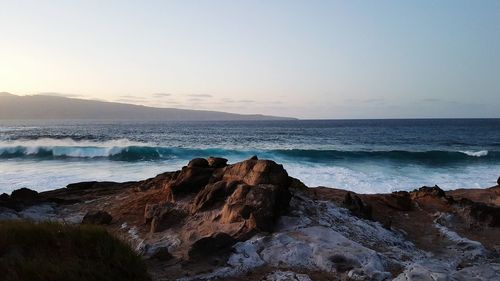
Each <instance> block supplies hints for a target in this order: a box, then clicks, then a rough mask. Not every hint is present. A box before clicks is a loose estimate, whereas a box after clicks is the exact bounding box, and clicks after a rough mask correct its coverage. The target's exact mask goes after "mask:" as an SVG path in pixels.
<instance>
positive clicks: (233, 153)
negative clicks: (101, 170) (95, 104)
mask: <svg viewBox="0 0 500 281" xmlns="http://www.w3.org/2000/svg"><path fill="white" fill-rule="evenodd" d="M250 155H258V156H259V157H261V158H270V159H275V160H277V161H278V160H280V161H282V160H285V161H286V160H288V161H306V162H312V163H328V162H337V161H365V160H376V161H380V160H390V161H403V162H414V163H415V162H416V163H429V164H439V163H451V162H470V161H495V162H496V161H499V162H500V152H498V151H487V150H478V151H441V150H433V151H404V150H390V151H343V150H319V149H277V150H276V149H275V150H266V149H253V150H251V149H247V150H237V149H223V148H180V147H165V146H159V145H154V144H148V143H140V142H133V141H130V140H126V139H121V140H110V141H104V142H94V141H75V140H72V139H61V140H54V139H38V140H27V141H3V142H0V159H1V158H4V159H5V158H37V159H55V158H86V159H96V158H98V159H102V158H104V159H109V160H116V161H148V160H169V159H191V158H194V157H208V156H221V157H227V158H233V159H234V158H237V159H242V158H244V157H248V156H250Z"/></svg>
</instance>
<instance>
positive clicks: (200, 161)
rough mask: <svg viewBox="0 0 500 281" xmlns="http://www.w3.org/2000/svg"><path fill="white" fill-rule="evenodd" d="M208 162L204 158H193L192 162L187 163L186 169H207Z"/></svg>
mask: <svg viewBox="0 0 500 281" xmlns="http://www.w3.org/2000/svg"><path fill="white" fill-rule="evenodd" d="M208 163H209V162H208V161H207V159H205V158H194V159H193V160H191V161H189V163H188V165H187V166H188V167H191V168H192V167H198V168H207V167H208V166H209V164H208Z"/></svg>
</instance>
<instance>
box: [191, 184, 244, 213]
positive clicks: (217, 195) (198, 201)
mask: <svg viewBox="0 0 500 281" xmlns="http://www.w3.org/2000/svg"><path fill="white" fill-rule="evenodd" d="M237 184H238V182H230V183H227V182H225V181H218V182H216V183H214V184H209V185H207V186H206V187H205V188H204V189H203V190H201V191H200V192H199V193H198V194H197V195H196V197H195V198H194V202H193V204H192V207H191V213H196V212H198V211H204V210H207V209H208V208H210V207H212V206H213V205H215V204H216V203H217V202H219V203H224V201H225V200H226V198H227V197H228V196H229V195H231V194H232V193H233V191H234V189H235V188H236V185H237Z"/></svg>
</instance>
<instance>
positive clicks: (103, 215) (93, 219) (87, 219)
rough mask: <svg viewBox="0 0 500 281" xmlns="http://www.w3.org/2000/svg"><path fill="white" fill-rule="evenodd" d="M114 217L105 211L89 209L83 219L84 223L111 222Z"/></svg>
mask: <svg viewBox="0 0 500 281" xmlns="http://www.w3.org/2000/svg"><path fill="white" fill-rule="evenodd" d="M112 220H113V217H112V216H111V215H110V214H109V213H108V212H105V211H89V212H88V213H87V214H85V216H84V217H83V219H82V223H83V224H110V223H111V221H112Z"/></svg>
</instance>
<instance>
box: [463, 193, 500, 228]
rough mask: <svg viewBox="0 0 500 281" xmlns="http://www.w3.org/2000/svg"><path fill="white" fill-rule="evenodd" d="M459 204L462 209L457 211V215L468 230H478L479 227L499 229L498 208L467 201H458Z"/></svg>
mask: <svg viewBox="0 0 500 281" xmlns="http://www.w3.org/2000/svg"><path fill="white" fill-rule="evenodd" d="M459 204H460V205H461V206H463V209H461V210H459V214H460V215H461V216H462V218H463V219H464V221H465V223H466V224H467V225H468V226H469V228H478V227H479V226H481V225H486V226H489V227H500V207H497V206H489V205H486V204H483V203H477V202H473V201H471V200H468V199H462V200H460V202H459Z"/></svg>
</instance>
